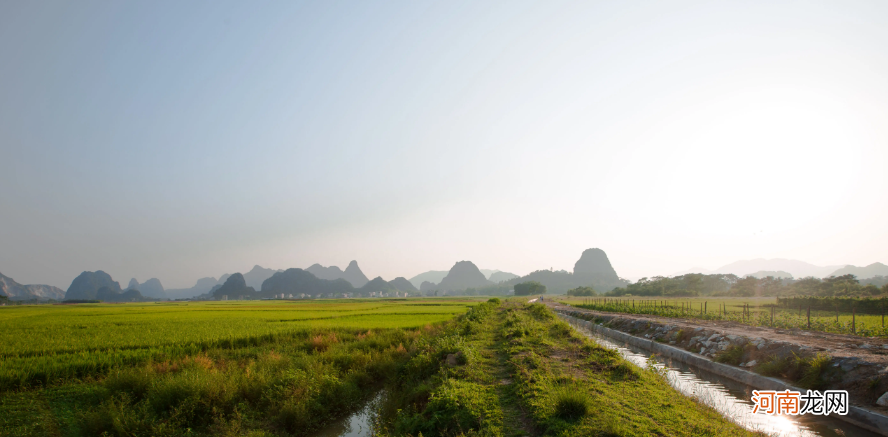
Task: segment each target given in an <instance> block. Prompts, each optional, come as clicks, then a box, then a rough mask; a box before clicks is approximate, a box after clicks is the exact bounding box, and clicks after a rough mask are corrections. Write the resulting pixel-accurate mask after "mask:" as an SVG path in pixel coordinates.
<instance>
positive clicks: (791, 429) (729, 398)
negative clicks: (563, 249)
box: [559, 314, 878, 437]
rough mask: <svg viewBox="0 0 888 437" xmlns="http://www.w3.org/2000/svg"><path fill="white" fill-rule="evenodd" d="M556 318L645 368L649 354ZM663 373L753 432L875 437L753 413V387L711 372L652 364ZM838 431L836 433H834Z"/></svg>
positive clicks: (841, 426)
mask: <svg viewBox="0 0 888 437" xmlns="http://www.w3.org/2000/svg"><path fill="white" fill-rule="evenodd" d="M559 316H560V317H561V318H563V319H565V320H567V321H569V322H570V323H571V325H572V326H573V327H574V328H575V329H577V331H579V332H581V333H583V334H584V335H586V336H587V337H589V338H591V339H593V340H595V342H597V343H598V344H600V345H602V346H604V347H609V348H612V349H616V350H617V351H618V352H620V354H621V355H622V356H623V357H624V358H625V359H626V360H628V361H630V362H631V363H633V364H635V365H637V366H639V367H642V368H645V367H647V366H648V365H649V364H651V361H650V360H649V359H648V358H649V356H650V352H646V351H644V350H642V349H640V348H636V347H634V346H629V345H620V344H616V343H614V340H612V339H609V338H607V337H603V336H601V335H600V334H598V333H596V332H593V331H590V330H588V329H586V328H584V327H582V326H580V325H578V324H575V323H573V321H575V320H576V319H573V318H572V317H571V318H568V317H567V316H565V315H561V314H559ZM654 365H655V366H656V367H658V368H660V369H664V370H665V372H666V379H667V380H668V381H669V384H671V385H672V386H673V387H675V388H676V389H677V390H678V391H679V392H681V393H682V394H684V395H685V396H689V397H693V398H697V399H699V400H700V401H702V403H704V404H706V405H709V406H711V407H713V408H715V409H716V410H718V411H719V412H720V413H721V414H722V415H724V416H725V417H727V418H729V419H730V420H731V421H733V422H735V423H737V424H739V425H740V426H743V427H744V428H746V429H749V430H752V431H761V432H764V433H767V434H769V435H773V436H780V437H784V436H785V437H789V436H792V437H795V436H803V437H809V436H824V437H826V436H829V437H832V436H849V437H850V436H860V437H870V436H873V437H875V436H878V434H875V433H873V432H870V431H867V430H865V429H862V428H859V427H856V426H853V425H850V424H848V423H846V422H842V421H840V420H838V419H833V418H830V417H829V416H826V417H824V416H813V415H805V416H768V415H766V414H753V413H752V402H751V401H750V400H749V399H750V398H751V397H752V390H753V388H752V387H749V386H746V385H745V384H743V383H740V382H737V381H734V380H733V379H730V378H726V377H723V376H720V375H716V374H714V373H711V372H708V371H704V370H700V369H694V368H691V367H690V366H688V365H686V364H684V363H679V362H667V363H665V364H664V363H654ZM837 430H838V431H837Z"/></svg>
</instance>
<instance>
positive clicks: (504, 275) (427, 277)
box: [410, 269, 518, 288]
mask: <svg viewBox="0 0 888 437" xmlns="http://www.w3.org/2000/svg"><path fill="white" fill-rule="evenodd" d="M478 270H479V271H480V272H481V273H482V274H483V275H484V277H485V278H486V279H488V280H489V281H490V282H493V283H494V284H496V283H499V282H502V281H508V280H509V279H513V278H517V277H518V275H516V274H514V273H509V272H503V271H501V270H490V269H478ZM448 273H449V270H429V271H427V272H424V273H420V274H418V275H416V276H414V277H412V278H410V283H411V284H413V286H414V287H416V288H419V287H420V286H421V285H422V283H423V282H429V283H432V284H440V283H441V281H442V280H444V277H445V276H447V274H448Z"/></svg>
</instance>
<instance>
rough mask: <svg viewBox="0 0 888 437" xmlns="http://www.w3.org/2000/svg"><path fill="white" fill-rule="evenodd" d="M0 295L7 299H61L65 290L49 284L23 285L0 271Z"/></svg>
mask: <svg viewBox="0 0 888 437" xmlns="http://www.w3.org/2000/svg"><path fill="white" fill-rule="evenodd" d="M0 295H3V296H6V297H7V298H9V300H34V299H36V300H49V299H55V300H62V299H64V298H65V290H62V289H61V288H58V287H53V286H51V285H35V284H31V285H23V284H19V283H18V282H15V281H14V280H13V279H12V278H10V277H9V276H4V275H3V274H2V273H0Z"/></svg>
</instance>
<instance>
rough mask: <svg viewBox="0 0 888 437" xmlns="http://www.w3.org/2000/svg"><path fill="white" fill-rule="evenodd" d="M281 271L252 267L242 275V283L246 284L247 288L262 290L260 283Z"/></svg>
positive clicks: (258, 266) (257, 266)
mask: <svg viewBox="0 0 888 437" xmlns="http://www.w3.org/2000/svg"><path fill="white" fill-rule="evenodd" d="M280 271H281V270H274V269H266V268H264V267H262V266H260V265H255V266H253V269H252V270H250V271H249V272H247V273H244V281H246V282H247V286H248V287H253V288H254V289H256V290H258V289H260V288H262V283H263V282H264V281H265V280H266V279H268V278H270V277H271V275H273V274H275V273H277V272H280Z"/></svg>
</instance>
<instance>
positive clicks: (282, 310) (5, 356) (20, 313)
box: [0, 299, 474, 389]
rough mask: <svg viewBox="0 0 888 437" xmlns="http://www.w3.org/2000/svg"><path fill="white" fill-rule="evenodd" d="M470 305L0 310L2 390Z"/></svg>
mask: <svg viewBox="0 0 888 437" xmlns="http://www.w3.org/2000/svg"><path fill="white" fill-rule="evenodd" d="M473 303H474V302H472V301H471V300H453V299H437V300H435V299H424V300H422V301H408V300H381V299H374V300H368V301H356V300H343V301H323V302H315V301H242V302H194V303H190V302H189V303H156V304H155V303H144V304H141V303H140V304H78V305H40V306H14V307H3V308H2V309H0V326H2V327H3V329H2V330H0V344H2V345H3V347H2V350H0V389H9V388H14V387H18V386H30V385H33V384H47V383H51V382H53V381H56V380H59V379H62V380H64V379H67V378H74V377H84V376H90V375H97V374H102V373H106V372H107V371H109V370H111V369H114V368H119V367H123V366H131V365H135V364H138V363H143V362H146V361H152V360H153V361H158V360H168V359H174V358H177V357H182V356H188V355H195V354H199V353H201V352H203V351H206V350H209V349H213V348H228V349H231V348H237V347H244V346H259V345H262V344H265V343H270V342H274V341H276V340H277V339H279V338H281V337H304V336H305V335H307V333H309V332H311V331H315V330H319V329H331V328H336V329H339V330H367V329H402V328H417V327H420V326H424V325H427V324H435V323H439V322H442V321H444V320H448V319H451V318H453V316H455V315H456V314H461V313H464V312H466V310H467V309H468V307H469V306H471V305H472V304H473Z"/></svg>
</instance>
